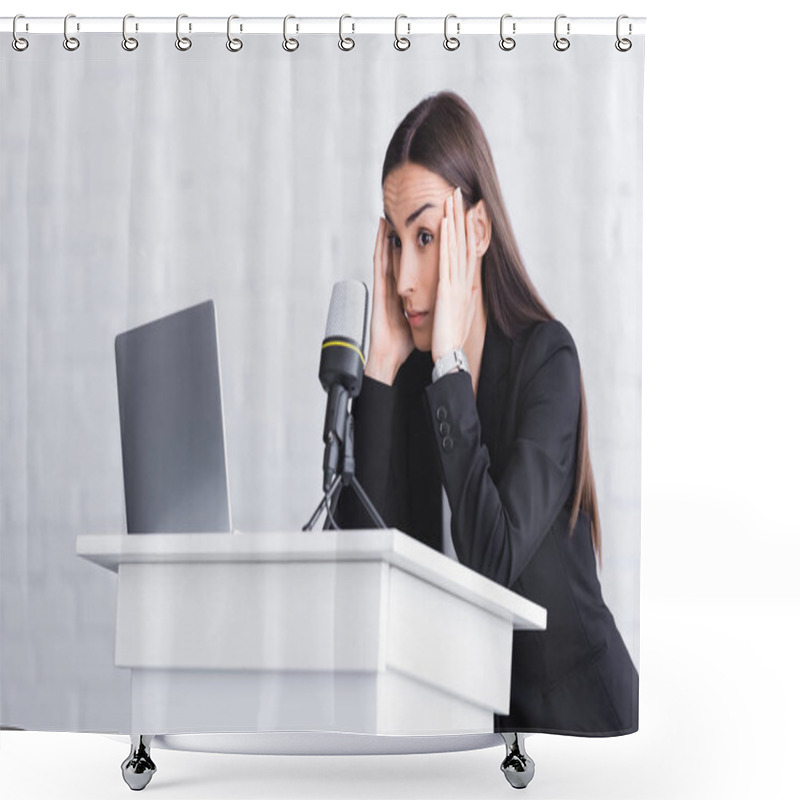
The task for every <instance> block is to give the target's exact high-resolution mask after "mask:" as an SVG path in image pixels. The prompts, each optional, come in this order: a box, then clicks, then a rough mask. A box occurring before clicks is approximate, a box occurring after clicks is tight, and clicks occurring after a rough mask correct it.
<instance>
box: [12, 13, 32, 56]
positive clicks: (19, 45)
mask: <svg viewBox="0 0 800 800" xmlns="http://www.w3.org/2000/svg"><path fill="white" fill-rule="evenodd" d="M18 19H25V15H24V14H17V16H16V17H14V22H13V23H12V24H11V33H12V35H13V37H14V38H13V39H12V40H11V46H12V47H13V48H14V49H15V50H16V51H17V52H18V53H21V52H22V51H23V50H27V49H28V40H27V39H23V38H22V37H21V36H20V35H19V34H18V33H17V20H18Z"/></svg>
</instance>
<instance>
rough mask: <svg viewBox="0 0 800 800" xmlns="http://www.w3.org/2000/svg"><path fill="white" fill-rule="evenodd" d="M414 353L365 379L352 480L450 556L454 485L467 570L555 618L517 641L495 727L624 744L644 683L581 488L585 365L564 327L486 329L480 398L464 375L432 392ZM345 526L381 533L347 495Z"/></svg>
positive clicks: (423, 362) (460, 551)
mask: <svg viewBox="0 0 800 800" xmlns="http://www.w3.org/2000/svg"><path fill="white" fill-rule="evenodd" d="M431 370H432V363H431V356H430V353H423V352H420V351H416V350H415V351H414V352H413V353H412V354H411V355H410V356H409V358H408V360H407V361H406V362H405V363H404V364H403V366H402V367H401V368H400V370H399V371H398V373H397V377H396V379H395V382H394V384H393V385H392V386H387V385H385V384H382V383H379V382H377V381H373V380H371V379H370V378H368V377H365V378H364V384H363V388H362V391H361V394H360V396H359V397H358V399H357V400H356V401H355V403H354V410H353V414H354V419H355V455H356V475H357V477H358V479H359V481H360V482H361V484H362V486H363V487H364V489H365V490H366V492H367V494H368V495H369V496H370V498H371V499H372V501H373V503H375V505H376V507H377V509H378V511H379V512H380V513H381V515H382V516H383V518H384V520H385V521H386V523H387V525H389V526H390V527H396V528H399V529H400V530H402V531H405V532H406V533H408V534H409V535H411V536H413V537H414V538H416V539H418V540H419V541H421V542H424V543H425V544H427V545H429V546H430V547H433V548H434V549H436V550H439V551H442V500H441V487H442V485H444V488H445V491H446V492H447V498H448V500H449V503H450V508H451V511H452V522H451V532H452V537H453V545H454V547H455V550H456V554H457V556H458V560H459V562H460V563H462V564H464V565H466V566H468V567H470V568H472V569H474V570H475V571H476V572H479V573H481V574H482V575H485V576H486V577H488V578H490V579H491V580H493V581H496V582H497V583H499V584H502V585H503V586H506V587H509V588H510V589H511V590H513V591H515V592H517V593H519V594H521V595H522V596H523V597H527V598H529V599H530V600H533V601H534V602H536V603H539V604H540V605H542V606H544V607H545V608H546V609H547V629H546V630H545V631H515V632H514V638H513V653H512V675H511V705H510V714H508V715H507V716H498V715H495V730H496V731H515V732H520V731H539V732H548V733H569V734H578V735H589V736H592V735H606V736H608V735H615V734H622V733H631V732H633V731H635V730H637V729H638V694H639V691H638V675H637V673H636V669H635V668H634V666H633V663H632V661H631V659H630V656H629V654H628V651H627V649H626V647H625V644H624V643H623V641H622V638H621V637H620V634H619V632H618V631H617V628H616V625H615V623H614V619H613V617H612V615H611V612H610V611H609V610H608V608H607V607H606V605H605V603H604V602H603V598H602V595H601V592H600V583H599V581H598V578H597V571H596V566H595V555H594V550H593V548H592V543H591V537H590V526H589V517H588V515H587V514H586V513H585V512H584V511H581V512H580V513H579V516H578V521H577V524H576V527H575V529H574V532H573V533H572V535H571V536H570V535H569V533H568V526H569V515H570V509H571V502H572V496H573V490H574V482H575V469H576V450H577V431H578V414H579V410H580V397H581V389H580V366H579V361H578V354H577V351H576V349H575V343H574V342H573V340H572V337H571V336H570V334H569V332H568V331H567V329H566V328H565V327H564V326H563V325H562V324H561V323H560V322H558V321H550V322H539V323H534V324H533V325H531V327H530V328H528V329H527V330H526V331H525V332H524V333H523V334H522V335H520V336H519V337H518V338H516V339H515V340H513V341H512V340H509V339H508V338H507V337H505V336H504V335H503V334H502V333H501V332H500V331H499V330H498V329H497V328H495V327H494V326H493V325H492V324H491V323H490V324H489V325H487V329H486V339H485V342H484V348H483V357H482V362H481V372H480V379H479V384H478V396H477V401H476V398H475V397H474V394H473V391H472V381H471V378H470V376H469V375H468V374H466V373H464V372H458V373H455V374H451V375H446V376H445V377H443V378H441V379H440V380H439V381H437V382H436V383H435V384H432V383H431ZM336 516H337V519H339V522H340V524H343V526H345V527H364V528H369V527H372V523H371V522H370V520H369V518H368V517H366V515H365V514H364V512H363V511H362V509H361V508H360V506H359V504H358V501H357V498H356V497H355V494H354V493H353V492H352V491H351V490H345V491H343V492H342V496H341V498H340V502H339V509H338V511H337V514H336Z"/></svg>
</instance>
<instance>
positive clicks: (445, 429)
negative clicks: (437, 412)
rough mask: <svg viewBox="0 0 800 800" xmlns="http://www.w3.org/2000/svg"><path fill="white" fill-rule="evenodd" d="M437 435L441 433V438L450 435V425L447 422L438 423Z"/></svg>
mask: <svg viewBox="0 0 800 800" xmlns="http://www.w3.org/2000/svg"><path fill="white" fill-rule="evenodd" d="M439 433H441V434H442V436H447V434H448V433H450V425H449V424H448V423H447V422H440V423H439Z"/></svg>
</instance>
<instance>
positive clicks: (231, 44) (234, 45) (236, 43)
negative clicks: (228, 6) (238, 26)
mask: <svg viewBox="0 0 800 800" xmlns="http://www.w3.org/2000/svg"><path fill="white" fill-rule="evenodd" d="M234 19H239V17H238V16H237V15H236V14H231V15H230V16H229V17H228V41H227V42H225V47H227V48H228V50H230V52H231V53H238V52H239V51H240V50H241V49H242V47H244V45H243V44H242V40H241V39H235V38H233V37H232V36H231V20H234Z"/></svg>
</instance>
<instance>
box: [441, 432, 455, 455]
mask: <svg viewBox="0 0 800 800" xmlns="http://www.w3.org/2000/svg"><path fill="white" fill-rule="evenodd" d="M442 449H443V450H444V451H445V453H449V452H450V451H451V450H452V449H453V440H452V439H451V438H450V437H449V436H445V437H444V439H442Z"/></svg>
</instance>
